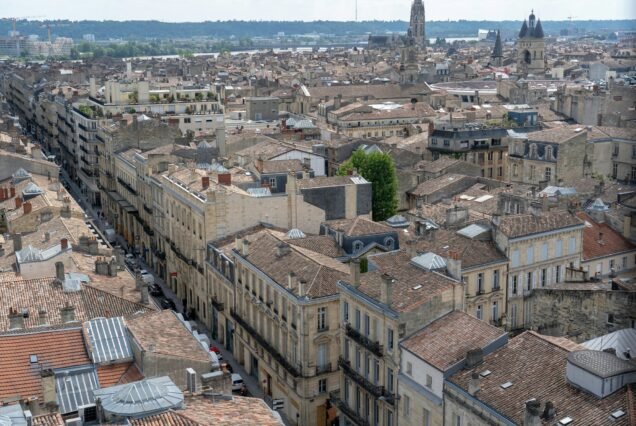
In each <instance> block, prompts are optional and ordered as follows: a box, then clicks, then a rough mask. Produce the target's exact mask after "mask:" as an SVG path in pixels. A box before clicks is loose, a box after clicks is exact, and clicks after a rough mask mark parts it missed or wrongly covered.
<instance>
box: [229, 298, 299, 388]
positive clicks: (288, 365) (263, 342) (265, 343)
mask: <svg viewBox="0 0 636 426" xmlns="http://www.w3.org/2000/svg"><path fill="white" fill-rule="evenodd" d="M230 314H231V315H232V318H234V320H235V321H236V322H237V323H238V324H239V325H240V326H241V327H243V329H244V330H245V331H246V332H247V334H249V335H250V336H252V337H253V338H254V340H256V342H257V343H258V344H259V345H261V346H262V347H263V349H264V350H265V351H266V352H267V353H269V354H270V355H271V356H272V358H274V359H275V360H276V362H278V363H279V364H280V365H281V366H282V367H283V368H284V369H285V370H287V372H288V373H289V374H291V375H292V376H294V377H302V373H301V371H300V369H299V368H298V367H296V366H294V365H292V364H291V363H290V362H289V361H287V359H285V357H284V356H283V355H282V354H280V353H279V352H278V351H277V350H276V349H275V348H274V347H273V346H272V345H270V343H269V342H268V341H267V340H266V339H264V338H263V337H262V336H261V335H260V334H258V332H257V331H256V330H255V329H253V328H252V326H251V325H249V324H248V323H247V321H245V320H244V319H243V318H241V316H240V315H238V314H237V313H236V311H235V310H234V309H230Z"/></svg>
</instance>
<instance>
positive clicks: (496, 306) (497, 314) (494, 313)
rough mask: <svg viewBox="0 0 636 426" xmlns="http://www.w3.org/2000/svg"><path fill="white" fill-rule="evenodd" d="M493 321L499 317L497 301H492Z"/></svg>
mask: <svg viewBox="0 0 636 426" xmlns="http://www.w3.org/2000/svg"><path fill="white" fill-rule="evenodd" d="M491 319H492V320H493V321H497V320H498V319H499V305H498V304H497V302H492V318H491Z"/></svg>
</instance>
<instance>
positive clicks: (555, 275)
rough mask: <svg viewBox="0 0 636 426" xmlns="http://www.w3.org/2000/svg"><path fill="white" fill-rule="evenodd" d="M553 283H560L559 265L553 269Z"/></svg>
mask: <svg viewBox="0 0 636 426" xmlns="http://www.w3.org/2000/svg"><path fill="white" fill-rule="evenodd" d="M554 282H555V283H560V282H561V265H557V266H555V267H554Z"/></svg>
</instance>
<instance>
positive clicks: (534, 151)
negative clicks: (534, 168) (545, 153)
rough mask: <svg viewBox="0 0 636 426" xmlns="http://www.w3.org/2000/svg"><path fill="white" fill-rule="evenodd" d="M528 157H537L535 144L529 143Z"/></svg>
mask: <svg viewBox="0 0 636 426" xmlns="http://www.w3.org/2000/svg"><path fill="white" fill-rule="evenodd" d="M530 158H537V144H534V143H533V144H532V145H530Z"/></svg>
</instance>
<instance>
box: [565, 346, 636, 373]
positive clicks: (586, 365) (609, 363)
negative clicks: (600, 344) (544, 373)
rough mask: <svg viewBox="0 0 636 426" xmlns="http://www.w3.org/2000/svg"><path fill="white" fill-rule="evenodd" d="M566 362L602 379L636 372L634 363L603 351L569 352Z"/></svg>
mask: <svg viewBox="0 0 636 426" xmlns="http://www.w3.org/2000/svg"><path fill="white" fill-rule="evenodd" d="M568 362H569V363H571V364H573V365H576V366H577V367H580V368H582V369H584V370H585V371H587V372H589V373H591V374H594V375H595V376H598V377H601V378H603V379H606V378H609V377H613V376H618V375H620V374H624V373H633V372H636V365H634V364H632V363H630V362H627V361H623V360H622V359H620V358H618V357H617V356H616V355H614V354H611V353H608V352H603V351H591V350H582V351H575V352H570V354H569V355H568Z"/></svg>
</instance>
